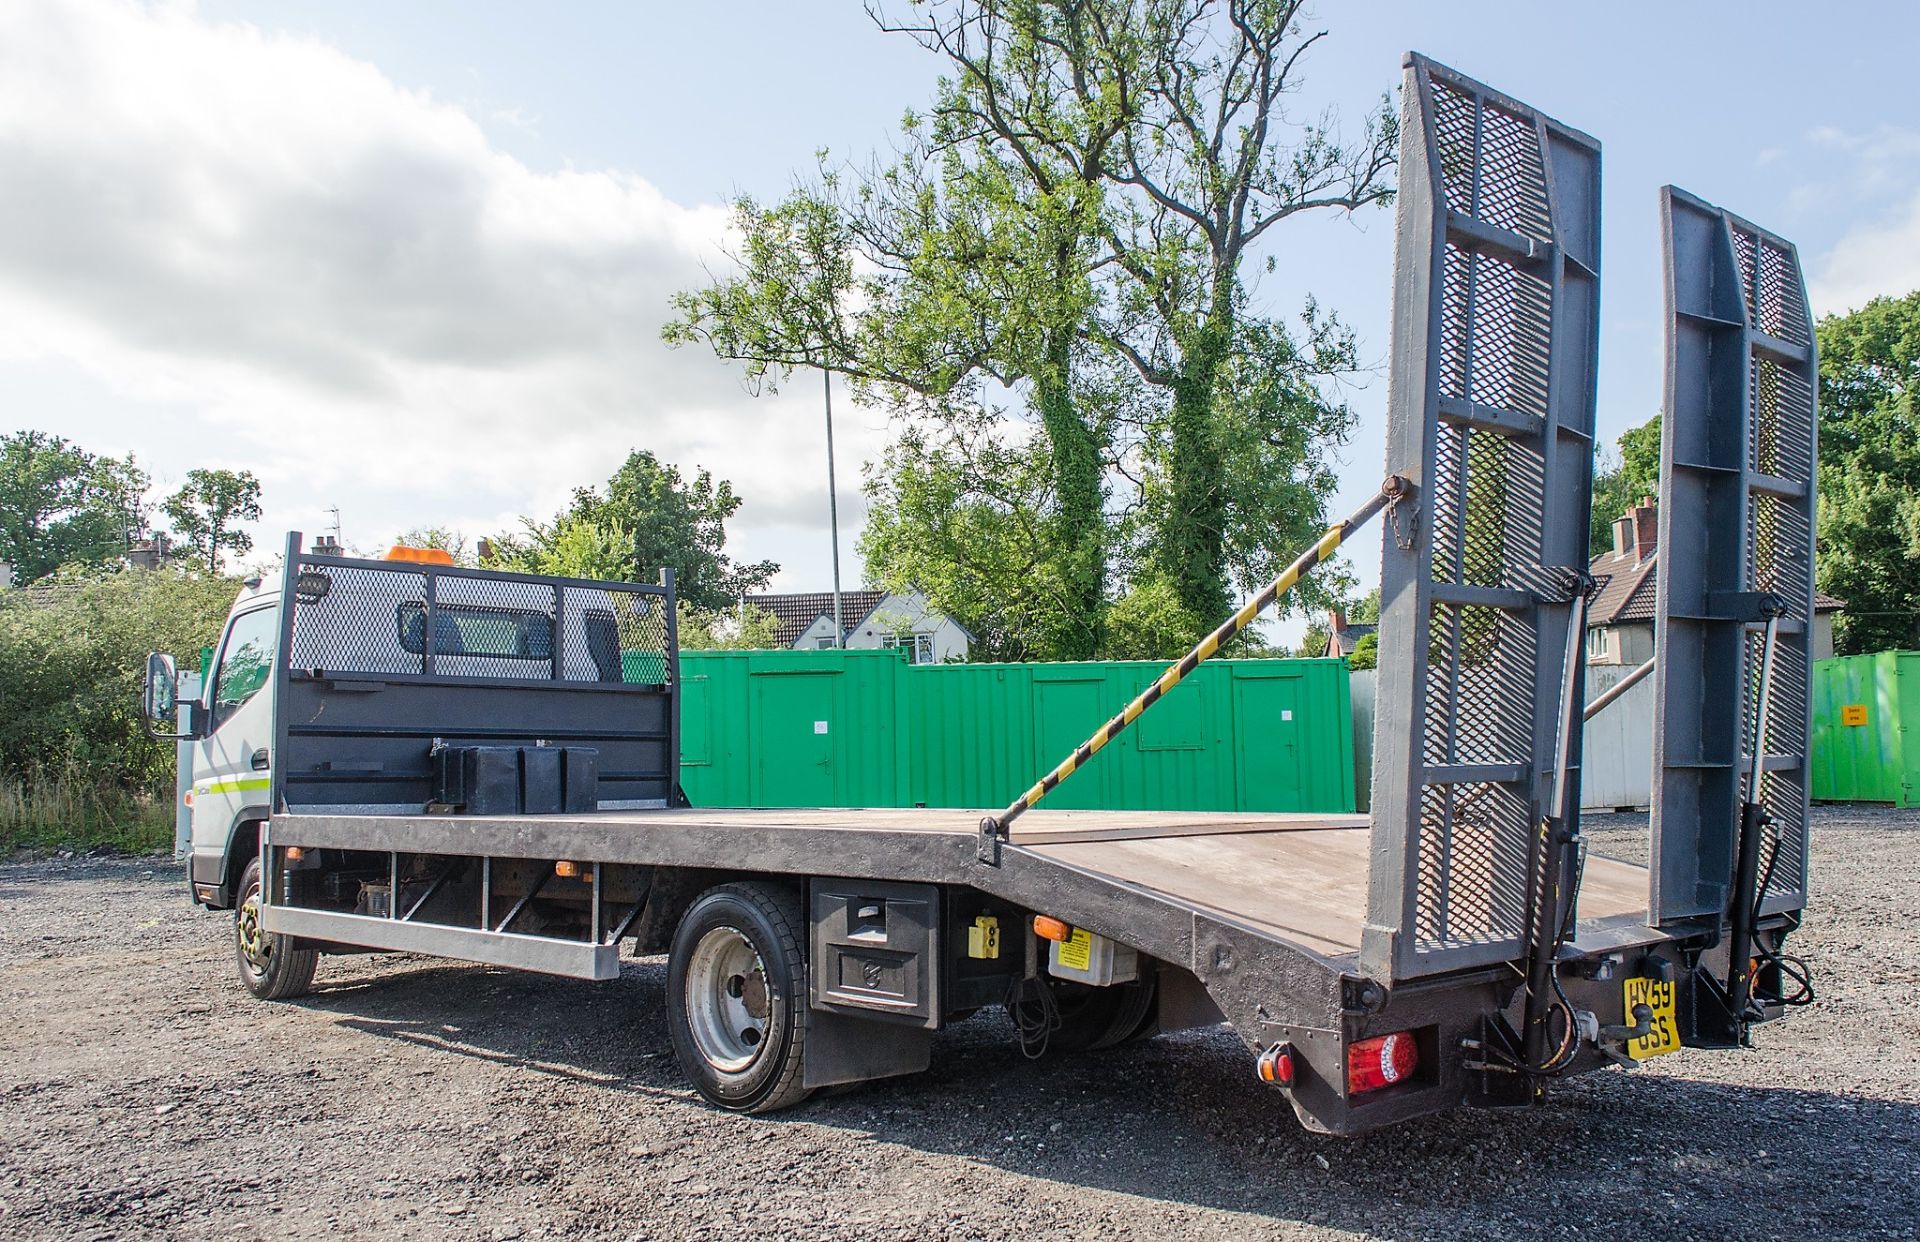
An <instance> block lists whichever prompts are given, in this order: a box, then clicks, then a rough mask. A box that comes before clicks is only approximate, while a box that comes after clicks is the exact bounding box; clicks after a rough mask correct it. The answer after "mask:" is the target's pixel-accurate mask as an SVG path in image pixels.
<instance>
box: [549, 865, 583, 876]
mask: <svg viewBox="0 0 1920 1242" xmlns="http://www.w3.org/2000/svg"><path fill="white" fill-rule="evenodd" d="M553 873H554V874H555V875H557V876H559V877H560V878H561V879H563V880H571V879H575V878H577V877H578V876H579V874H580V864H579V863H577V862H557V863H555V864H553Z"/></svg>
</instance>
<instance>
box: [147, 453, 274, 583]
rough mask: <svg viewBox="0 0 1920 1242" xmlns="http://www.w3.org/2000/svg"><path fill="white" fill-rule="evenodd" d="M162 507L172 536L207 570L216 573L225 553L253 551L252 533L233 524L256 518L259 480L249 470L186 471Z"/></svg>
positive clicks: (257, 518)
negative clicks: (177, 486)
mask: <svg viewBox="0 0 1920 1242" xmlns="http://www.w3.org/2000/svg"><path fill="white" fill-rule="evenodd" d="M163 508H164V509H165V510H166V514H167V520H168V521H169V522H170V523H172V526H173V534H174V537H175V538H176V539H179V540H181V541H183V542H184V543H185V544H186V545H187V546H188V547H190V548H191V549H193V553H194V558H195V560H196V561H198V562H200V563H203V564H205V565H206V567H207V572H209V573H218V572H219V571H220V558H221V557H222V556H223V555H225V554H226V553H228V552H232V553H234V554H236V555H238V556H245V555H246V554H247V553H248V552H251V551H252V550H253V536H251V535H249V534H247V532H246V531H244V530H241V529H240V528H239V527H238V526H237V525H236V523H239V522H257V521H259V520H260V480H258V479H256V478H254V477H253V472H252V471H250V470H189V471H187V481H186V483H185V484H184V485H182V486H181V488H180V490H179V491H177V492H175V493H174V494H173V495H171V496H169V497H167V500H166V504H165V505H164V506H163Z"/></svg>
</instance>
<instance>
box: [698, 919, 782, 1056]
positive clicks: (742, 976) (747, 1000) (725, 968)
mask: <svg viewBox="0 0 1920 1242" xmlns="http://www.w3.org/2000/svg"><path fill="white" fill-rule="evenodd" d="M686 1002H687V1025H688V1027H689V1028H691V1030H692V1034H693V1042H694V1046H695V1047H697V1048H699V1050H700V1055H701V1056H702V1057H704V1058H705V1059H706V1061H707V1063H708V1064H709V1065H712V1066H713V1067H714V1068H715V1069H717V1070H720V1071H721V1072H722V1073H728V1074H737V1073H739V1072H741V1071H742V1070H745V1069H746V1068H748V1067H749V1066H751V1065H752V1064H753V1063H754V1062H755V1061H756V1060H758V1059H759V1057H760V1054H761V1052H762V1050H764V1049H765V1047H766V1044H767V1038H766V1037H767V1024H768V1018H769V1017H770V1015H771V1014H772V1011H773V1002H772V992H771V989H769V988H768V986H767V968H766V963H765V962H763V961H762V960H761V959H760V953H759V951H758V950H756V949H755V948H754V947H753V942H752V941H750V940H748V939H747V937H746V935H745V934H744V933H743V932H741V931H740V930H739V929H738V928H734V927H715V928H712V929H710V930H709V931H708V932H707V933H706V934H705V935H703V936H701V937H700V942H699V943H698V944H696V945H695V946H694V949H693V953H692V954H691V955H690V956H689V957H688V959H687V981H686Z"/></svg>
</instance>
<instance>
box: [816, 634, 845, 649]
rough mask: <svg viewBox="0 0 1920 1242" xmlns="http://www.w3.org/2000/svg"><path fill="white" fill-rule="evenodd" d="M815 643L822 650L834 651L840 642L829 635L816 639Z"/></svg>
mask: <svg viewBox="0 0 1920 1242" xmlns="http://www.w3.org/2000/svg"><path fill="white" fill-rule="evenodd" d="M813 645H814V646H815V647H816V648H818V649H819V650H821V651H832V650H833V649H834V648H835V647H838V646H839V645H840V644H839V643H836V642H834V641H833V639H832V638H831V637H828V638H816V639H814V640H813Z"/></svg>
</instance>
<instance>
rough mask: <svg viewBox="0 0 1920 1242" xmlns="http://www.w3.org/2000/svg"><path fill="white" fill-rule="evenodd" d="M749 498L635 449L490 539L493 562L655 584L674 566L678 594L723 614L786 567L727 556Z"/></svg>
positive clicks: (705, 473)
mask: <svg viewBox="0 0 1920 1242" xmlns="http://www.w3.org/2000/svg"><path fill="white" fill-rule="evenodd" d="M742 503H744V502H743V501H742V499H741V497H740V496H739V494H738V493H736V492H735V491H734V490H733V484H731V483H729V482H728V481H727V480H725V479H719V480H716V479H715V478H714V477H713V475H712V473H711V472H710V471H707V470H701V471H699V472H698V473H697V474H695V475H694V477H693V478H692V480H690V481H689V480H687V479H686V478H684V477H682V475H681V473H680V470H679V467H677V466H673V465H669V464H667V463H664V462H662V461H661V460H660V459H659V458H657V457H655V456H654V455H653V454H652V453H648V452H641V451H635V452H633V453H630V454H629V455H628V456H627V460H626V461H625V462H623V463H622V464H621V466H620V468H619V469H618V470H616V471H614V473H613V477H612V478H610V479H608V480H607V484H606V486H605V488H596V487H582V488H577V489H576V490H575V491H574V493H573V502H572V503H571V504H570V505H568V506H567V508H566V509H565V510H564V511H562V512H561V513H560V514H558V515H557V516H555V517H554V518H553V520H552V521H549V522H537V521H534V520H532V519H530V518H529V519H525V520H524V523H523V529H522V530H521V531H520V532H519V533H517V534H513V535H506V536H502V537H500V538H498V539H494V540H490V541H489V542H490V544H491V547H492V549H493V558H492V559H491V560H490V561H489V562H488V564H489V565H490V566H491V567H496V568H508V569H520V570H524V571H527V572H530V573H542V574H557V575H561V576H565V577H573V578H599V579H605V580H609V581H622V582H626V581H651V580H652V579H653V578H654V577H655V576H656V575H657V574H658V573H659V571H660V570H661V569H666V568H671V569H672V570H673V571H674V574H675V579H674V581H675V587H676V590H677V592H678V594H679V597H680V598H681V599H682V600H684V601H686V602H687V604H688V605H689V606H691V607H693V608H695V609H697V610H701V611H705V612H725V611H726V610H728V609H730V608H732V607H734V606H735V605H737V604H738V603H739V602H740V600H741V598H742V597H743V596H746V595H748V594H750V593H752V592H754V591H758V590H761V589H763V588H764V587H765V586H766V584H767V583H768V582H769V581H770V580H771V579H772V578H773V575H774V574H776V573H778V572H780V567H779V566H778V565H777V564H775V563H774V562H772V561H757V562H754V563H752V564H745V565H743V564H740V563H738V562H736V561H734V560H733V558H732V557H730V556H728V555H727V553H726V544H727V521H728V520H729V519H730V518H732V517H733V516H734V514H736V513H738V512H739V511H740V506H741V504H742Z"/></svg>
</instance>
